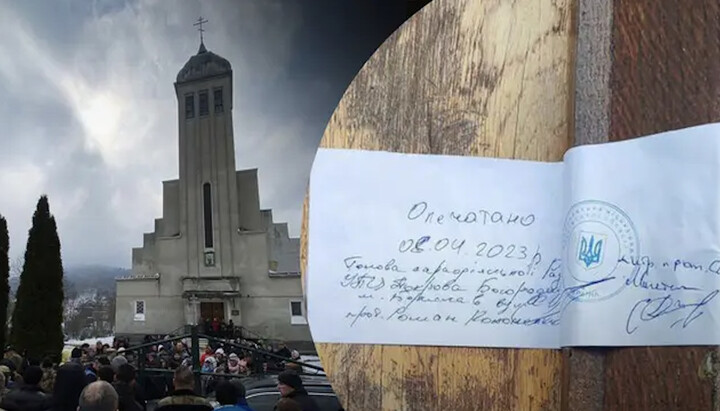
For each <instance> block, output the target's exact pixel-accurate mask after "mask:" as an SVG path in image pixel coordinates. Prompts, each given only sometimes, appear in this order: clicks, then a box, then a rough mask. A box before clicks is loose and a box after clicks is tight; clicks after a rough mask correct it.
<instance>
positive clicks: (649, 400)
mask: <svg viewBox="0 0 720 411" xmlns="http://www.w3.org/2000/svg"><path fill="white" fill-rule="evenodd" d="M612 20H613V32H612V44H613V62H612V66H611V73H610V107H609V113H610V115H609V119H610V121H609V135H610V140H611V141H617V140H624V139H628V138H632V137H636V136H641V135H647V134H652V133H657V132H662V131H666V130H672V129H677V128H682V127H688V126H693V125H698V124H702V123H708V122H715V121H720V3H718V1H717V0H687V1H682V2H680V1H675V0H634V1H621V0H615V1H614V2H613V16H612ZM715 350H716V349H715V348H714V347H639V348H626V349H617V350H611V351H609V353H608V354H607V357H606V359H605V399H604V408H605V409H607V410H617V409H627V410H708V409H718V408H719V407H720V406H719V405H718V403H717V382H716V381H715V378H716V375H715V376H713V375H712V373H710V374H708V373H705V372H702V371H701V370H703V368H704V366H705V363H706V361H707V360H708V358H710V361H711V362H712V361H716V358H717V356H714V355H713V354H714V353H715ZM713 358H714V359H713ZM710 368H715V367H714V366H713V367H710Z"/></svg>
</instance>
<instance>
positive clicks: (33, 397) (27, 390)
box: [0, 365, 52, 411]
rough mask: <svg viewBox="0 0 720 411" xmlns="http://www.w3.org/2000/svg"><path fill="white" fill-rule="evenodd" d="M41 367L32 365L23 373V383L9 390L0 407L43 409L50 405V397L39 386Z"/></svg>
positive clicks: (27, 410) (10, 410) (23, 410)
mask: <svg viewBox="0 0 720 411" xmlns="http://www.w3.org/2000/svg"><path fill="white" fill-rule="evenodd" d="M42 377H43V371H42V368H40V367H38V366H36V365H33V366H30V367H27V369H26V370H25V372H24V373H23V384H21V385H20V386H19V387H18V388H15V389H13V390H12V391H10V392H9V393H8V394H7V396H5V398H3V400H2V402H1V403H0V408H2V409H4V410H7V411H44V410H49V409H50V407H51V406H52V397H50V396H48V395H46V394H45V393H44V392H43V391H42V389H41V388H40V380H42Z"/></svg>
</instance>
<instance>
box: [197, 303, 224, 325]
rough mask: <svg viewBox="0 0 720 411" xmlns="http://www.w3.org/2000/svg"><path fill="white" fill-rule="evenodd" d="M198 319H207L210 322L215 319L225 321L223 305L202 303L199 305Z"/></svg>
mask: <svg viewBox="0 0 720 411" xmlns="http://www.w3.org/2000/svg"><path fill="white" fill-rule="evenodd" d="M200 317H201V318H202V320H203V321H204V320H207V319H209V320H210V321H212V320H213V319H215V318H217V319H218V320H220V321H224V320H225V304H224V303H222V302H220V303H218V302H204V303H200Z"/></svg>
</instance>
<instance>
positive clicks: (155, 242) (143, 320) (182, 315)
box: [115, 41, 311, 345]
mask: <svg viewBox="0 0 720 411" xmlns="http://www.w3.org/2000/svg"><path fill="white" fill-rule="evenodd" d="M232 74H233V73H232V68H231V65H230V63H229V62H228V61H227V60H226V59H224V58H223V57H220V56H218V55H217V54H215V53H212V52H210V51H208V50H207V49H206V48H205V45H204V43H203V42H202V41H201V44H200V49H199V51H198V53H197V54H196V55H194V56H192V57H191V58H190V60H188V62H187V63H186V64H185V66H184V67H183V68H182V69H181V70H180V72H179V73H178V75H177V79H176V81H175V93H176V96H177V102H178V125H179V136H178V143H179V150H178V152H179V156H180V158H179V168H180V172H179V178H178V179H177V180H171V181H165V182H163V209H162V218H159V219H156V220H155V229H154V232H152V233H145V234H144V236H143V246H142V247H140V248H134V249H133V250H132V275H131V276H129V277H125V278H118V279H117V280H116V284H117V302H116V304H117V305H116V312H115V328H116V329H115V334H116V335H118V336H128V337H130V338H133V339H136V338H137V337H141V336H144V335H146V334H167V333H171V332H175V331H176V330H178V329H179V328H182V327H183V326H186V325H196V324H202V323H203V322H204V320H205V319H213V318H219V319H221V320H224V321H226V322H227V321H228V320H233V323H234V324H235V325H236V326H242V327H244V328H245V329H246V330H248V331H249V332H251V333H255V334H256V335H258V336H261V337H262V338H264V339H274V340H282V341H286V342H288V344H293V343H294V344H301V343H302V345H307V344H306V343H307V342H310V341H311V337H310V331H309V328H308V325H307V320H306V315H305V303H304V300H303V293H302V287H301V279H300V268H299V266H300V255H299V254H300V241H299V239H297V238H290V237H289V234H288V226H287V224H286V223H275V222H273V216H272V211H271V210H262V209H260V201H259V194H258V177H257V169H250V170H241V171H236V169H235V145H234V141H233V121H232V108H233V93H232V86H233V76H232ZM298 206H300V204H298Z"/></svg>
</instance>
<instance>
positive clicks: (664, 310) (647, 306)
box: [625, 290, 720, 334]
mask: <svg viewBox="0 0 720 411" xmlns="http://www.w3.org/2000/svg"><path fill="white" fill-rule="evenodd" d="M718 293H720V290H714V291H712V292H710V293H709V294H707V295H706V296H705V297H704V298H703V299H702V300H700V301H699V302H695V303H688V302H685V301H681V300H680V299H679V298H677V297H674V296H673V295H672V294H667V295H665V296H662V297H657V298H644V299H642V300H640V301H638V302H637V303H635V305H634V306H633V308H632V309H631V310H630V314H629V315H628V317H627V320H626V322H625V331H626V332H627V333H628V334H632V333H634V332H635V331H636V330H637V329H638V326H639V325H635V324H636V323H638V322H649V321H652V320H655V319H657V318H662V317H665V316H667V315H669V314H673V313H680V312H681V311H683V310H686V313H685V315H684V316H681V317H680V318H679V319H677V320H675V321H674V322H673V323H672V324H670V328H673V327H675V326H676V325H678V324H682V328H686V327H687V326H689V325H690V324H691V323H692V322H693V321H695V320H696V319H698V318H699V317H700V316H702V315H703V314H704V313H705V311H703V307H705V306H706V305H707V304H708V303H709V302H710V301H712V300H713V299H714V298H715V297H716V296H717V295H718ZM666 318H667V317H666Z"/></svg>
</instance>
